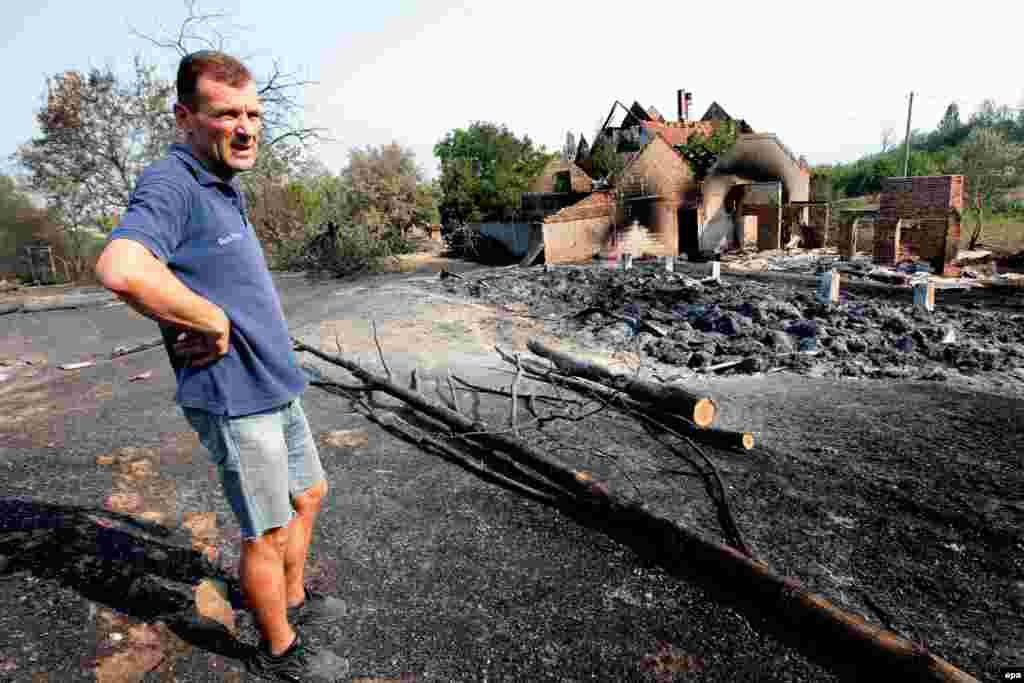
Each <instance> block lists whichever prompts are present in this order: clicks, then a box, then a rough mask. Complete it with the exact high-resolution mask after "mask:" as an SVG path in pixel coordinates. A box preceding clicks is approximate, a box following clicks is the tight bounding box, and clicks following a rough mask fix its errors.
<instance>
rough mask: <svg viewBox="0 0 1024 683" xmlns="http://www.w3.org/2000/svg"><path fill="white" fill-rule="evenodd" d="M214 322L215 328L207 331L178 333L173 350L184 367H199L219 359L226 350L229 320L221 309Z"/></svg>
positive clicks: (229, 333)
mask: <svg viewBox="0 0 1024 683" xmlns="http://www.w3.org/2000/svg"><path fill="white" fill-rule="evenodd" d="M218 310H219V311H220V316H219V317H218V320H217V323H216V329H215V330H214V331H212V332H209V333H203V332H197V331H195V330H186V331H185V332H182V333H180V334H179V335H178V337H177V339H176V340H175V344H174V347H173V348H174V352H175V353H176V354H177V356H178V357H179V358H181V359H182V361H183V363H184V365H185V367H191V368H201V367H204V366H206V365H209V364H210V363H213V362H214V361H216V360H219V359H220V358H221V357H222V356H224V355H225V354H226V353H227V352H228V341H229V340H230V337H231V321H230V320H228V317H227V315H225V314H224V311H223V310H220V309H218Z"/></svg>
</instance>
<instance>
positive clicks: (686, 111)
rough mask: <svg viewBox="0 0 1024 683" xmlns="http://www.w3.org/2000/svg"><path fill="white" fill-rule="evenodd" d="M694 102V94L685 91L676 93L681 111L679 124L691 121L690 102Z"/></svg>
mask: <svg viewBox="0 0 1024 683" xmlns="http://www.w3.org/2000/svg"><path fill="white" fill-rule="evenodd" d="M692 101H693V93H692V92H686V91H685V90H682V89H680V90H677V91H676V104H677V105H678V109H679V122H680V123H686V122H687V121H689V120H690V102H692Z"/></svg>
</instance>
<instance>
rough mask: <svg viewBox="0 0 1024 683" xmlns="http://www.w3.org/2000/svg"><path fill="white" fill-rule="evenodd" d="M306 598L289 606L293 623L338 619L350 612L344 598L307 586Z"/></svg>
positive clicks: (290, 620)
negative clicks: (298, 603) (297, 603)
mask: <svg viewBox="0 0 1024 683" xmlns="http://www.w3.org/2000/svg"><path fill="white" fill-rule="evenodd" d="M305 591H306V599H305V600H303V601H302V604H300V605H297V606H295V607H289V608H288V623H289V624H292V625H301V624H315V623H320V622H324V621H337V620H339V619H341V618H343V617H344V616H345V615H346V614H347V613H348V606H347V605H346V604H345V601H344V600H340V599H338V598H334V597H331V596H330V595H324V594H323V593H320V592H319V591H315V590H311V589H310V588H309V586H305Z"/></svg>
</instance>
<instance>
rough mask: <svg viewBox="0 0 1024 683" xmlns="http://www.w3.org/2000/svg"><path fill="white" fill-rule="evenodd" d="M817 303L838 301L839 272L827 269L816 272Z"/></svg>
mask: <svg viewBox="0 0 1024 683" xmlns="http://www.w3.org/2000/svg"><path fill="white" fill-rule="evenodd" d="M817 299H818V303H821V304H837V303H839V273H837V272H836V271H834V270H827V271H825V272H824V273H819V274H818V296H817Z"/></svg>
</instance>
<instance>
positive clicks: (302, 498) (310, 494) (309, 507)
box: [292, 479, 328, 514]
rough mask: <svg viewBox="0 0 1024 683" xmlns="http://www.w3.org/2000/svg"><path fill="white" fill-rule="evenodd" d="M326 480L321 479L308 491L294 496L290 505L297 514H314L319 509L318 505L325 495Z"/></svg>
mask: <svg viewBox="0 0 1024 683" xmlns="http://www.w3.org/2000/svg"><path fill="white" fill-rule="evenodd" d="M327 490H328V486H327V480H326V479H321V480H320V481H318V482H317V483H316V484H314V485H313V486H312V487H310V488H309V489H306V490H305V491H303V492H302V493H300V494H299V495H297V496H295V498H294V499H293V501H292V504H293V505H294V507H295V510H296V511H297V512H299V513H300V514H301V513H304V512H315V511H316V510H319V509H320V503H321V502H322V501H323V499H324V497H325V496H326V495H327Z"/></svg>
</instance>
